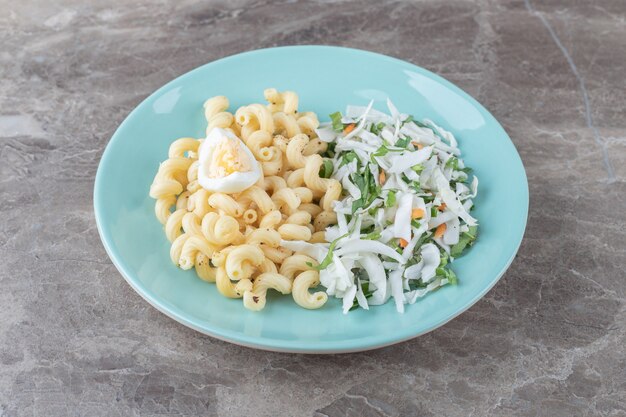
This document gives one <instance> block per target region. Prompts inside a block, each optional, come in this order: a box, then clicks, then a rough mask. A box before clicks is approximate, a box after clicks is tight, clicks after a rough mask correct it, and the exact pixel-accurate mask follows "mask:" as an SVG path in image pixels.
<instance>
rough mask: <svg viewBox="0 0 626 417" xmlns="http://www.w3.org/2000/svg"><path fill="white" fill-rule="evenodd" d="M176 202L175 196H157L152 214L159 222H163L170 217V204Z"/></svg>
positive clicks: (172, 204)
mask: <svg viewBox="0 0 626 417" xmlns="http://www.w3.org/2000/svg"><path fill="white" fill-rule="evenodd" d="M175 204H176V196H175V195H170V196H167V197H163V198H159V199H158V200H157V201H156V203H155V205H154V214H155V215H156V218H157V219H158V220H159V221H160V222H161V224H165V222H167V219H168V218H169V217H170V215H171V214H172V212H171V211H170V210H171V208H172V206H174V205H175Z"/></svg>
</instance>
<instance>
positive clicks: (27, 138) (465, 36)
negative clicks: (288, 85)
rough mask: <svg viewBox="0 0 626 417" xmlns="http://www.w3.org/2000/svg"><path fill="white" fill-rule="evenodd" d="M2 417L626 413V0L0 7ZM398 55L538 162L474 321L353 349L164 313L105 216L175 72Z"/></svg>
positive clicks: (74, 1) (28, 2) (470, 315)
mask: <svg viewBox="0 0 626 417" xmlns="http://www.w3.org/2000/svg"><path fill="white" fill-rule="evenodd" d="M0 10H2V12H1V13H0V174H1V175H0V213H1V217H0V219H1V220H0V260H1V262H0V416H11V417H13V416H40V415H45V416H122V415H131V416H151V415H168V416H170V415H171V416H183V415H184V416H196V415H197V416H200V415H202V416H206V415H215V416H223V417H226V416H241V415H246V416H318V417H321V416H355V417H357V416H359V417H369V416H626V354H625V347H624V346H625V344H626V340H625V339H626V338H625V334H626V324H625V323H624V319H625V318H626V309H625V300H626V298H625V296H626V294H625V292H626V276H625V273H624V267H625V266H626V182H625V179H626V104H625V103H626V84H625V83H624V74H625V73H626V68H625V66H626V23H625V22H626V3H625V2H624V1H623V0H602V1H599V0H598V1H592V0H578V1H574V0H571V1H570V0H542V1H539V0H531V1H527V2H524V1H521V0H480V1H467V0H454V1H445V2H444V1H439V0H424V1H393V2H388V3H387V2H378V1H376V2H374V1H372V2H365V1H356V2H353V1H336V2H334V1H311V2H294V1H288V2H283V1H268V0H259V1H241V0H238V1H228V2H227V1H221V2H200V1H189V0H184V1H177V2H168V1H147V0H136V1H132V2H127V1H122V0H113V1H107V2H105V1H102V2H95V1H91V2H88V1H78V0H59V1H55V2H44V1H33V0H22V1H10V0H0ZM302 43H313V44H337V45H345V46H351V47H356V48H363V49H368V50H372V51H377V52H382V53H386V54H389V55H393V56H396V57H400V58H403V59H406V60H408V61H411V62H414V63H416V64H418V65H421V66H423V67H425V68H427V69H430V70H432V71H435V72H437V73H439V74H441V75H443V76H444V77H446V78H448V79H450V80H451V81H453V82H454V83H456V84H458V85H459V86H461V87H462V88H464V89H465V90H466V91H468V92H469V93H470V94H472V95H474V96H475V97H476V98H478V100H479V101H481V102H482V103H483V104H485V105H486V106H487V107H488V108H489V109H490V110H491V111H492V112H493V114H494V115H495V116H496V117H497V118H498V119H499V120H500V121H501V122H502V124H503V125H504V127H505V128H506V130H507V131H508V132H509V134H510V136H511V138H512V139H513V141H514V142H515V145H516V146H517V148H518V150H519V152H520V154H521V156H522V159H523V161H524V163H525V166H526V169H527V173H528V180H529V185H530V195H531V203H530V217H529V222H528V229H527V232H526V236H525V239H524V242H523V243H522V246H521V249H520V252H519V255H518V257H517V259H516V260H515V262H514V263H513V265H512V266H511V268H510V270H509V271H508V272H507V273H506V275H505V276H504V277H503V279H502V280H501V281H500V283H499V284H498V285H497V286H496V287H495V288H494V289H493V290H492V291H491V292H490V293H489V294H488V295H487V296H486V297H485V298H484V299H483V300H481V301H480V302H478V303H477V304H476V305H475V306H474V307H473V308H471V309H470V310H469V311H467V312H466V313H464V314H463V315H461V316H460V317H458V318H457V319H455V320H453V321H452V322H450V323H449V324H447V325H445V326H444V327H442V328H440V329H438V330H436V331H434V332H432V333H430V334H428V335H426V336H423V337H420V338H418V339H416V340H412V341H409V342H406V343H402V344H399V345H396V346H392V347H388V348H385V349H380V350H376V351H372V352H365V353H359V354H351V355H339V356H304V355H290V354H276V353H268V352H261V351H254V350H250V349H247V348H241V347H237V346H233V345H230V344H227V343H223V342H220V341H217V340H213V339H211V338H209V337H206V336H203V335H200V334H198V333H196V332H194V331H192V330H190V329H187V328H185V327H183V326H182V325H179V324H177V323H176V322H174V321H172V320H171V319H169V318H167V317H166V316H164V315H163V314H161V313H159V312H157V311H156V310H155V309H153V308H152V307H150V306H149V305H148V304H147V303H146V302H144V301H143V300H142V299H141V298H140V297H139V296H138V295H137V294H135V293H134V292H133V291H132V290H131V288H130V287H129V286H128V285H127V284H126V282H125V281H124V280H123V278H122V277H121V276H120V274H119V273H118V272H117V271H116V269H115V267H113V265H112V264H111V262H110V261H109V259H108V258H107V255H106V253H105V251H104V249H103V247H102V245H101V243H100V239H99V237H98V233H97V231H96V226H95V221H94V216H93V210H92V189H93V180H94V175H95V172H96V169H97V166H98V161H99V159H100V156H101V154H102V151H103V149H104V147H105V146H106V144H107V141H108V140H109V138H110V136H111V134H112V133H113V132H114V130H115V128H116V127H117V125H118V124H119V123H120V122H121V121H122V120H123V119H124V117H125V116H126V115H127V114H128V113H129V111H130V110H131V109H132V108H133V107H134V106H135V105H137V104H138V103H139V102H140V101H141V100H142V99H143V98H145V97H146V96H147V95H149V94H150V93H151V92H152V91H153V90H155V89H156V88H157V87H159V86H160V85H162V84H164V83H165V82H166V81H168V80H170V79H172V78H174V77H176V76H178V75H180V74H182V73H184V72H186V71H188V70H190V69H192V68H194V67H196V66H198V65H201V64H204V63H206V62H208V61H212V60H214V59H217V58H220V57H223V56H227V55H230V54H234V53H237V52H241V51H246V50H250V49H256V48H261V47H269V46H276V45H287V44H302Z"/></svg>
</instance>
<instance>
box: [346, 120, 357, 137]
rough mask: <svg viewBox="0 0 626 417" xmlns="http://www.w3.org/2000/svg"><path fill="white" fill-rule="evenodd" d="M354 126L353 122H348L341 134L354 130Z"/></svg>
mask: <svg viewBox="0 0 626 417" xmlns="http://www.w3.org/2000/svg"><path fill="white" fill-rule="evenodd" d="M355 127H356V125H355V124H354V123H350V124H349V125H348V126H346V127H345V128H344V129H343V134H344V135H347V134H348V133H350V132H352V131H353V130H354V128H355Z"/></svg>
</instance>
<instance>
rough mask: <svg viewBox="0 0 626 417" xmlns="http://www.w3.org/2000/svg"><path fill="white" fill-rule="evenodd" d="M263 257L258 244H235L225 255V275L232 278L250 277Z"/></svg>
mask: <svg viewBox="0 0 626 417" xmlns="http://www.w3.org/2000/svg"><path fill="white" fill-rule="evenodd" d="M263 259H265V255H264V254H263V251H261V249H259V247H258V246H255V245H250V244H244V245H240V246H237V247H236V248H234V249H233V250H231V251H230V253H229V254H228V255H227V256H226V264H225V268H226V275H228V278H230V279H232V280H240V279H245V278H250V277H251V276H252V273H253V272H254V268H255V267H258V266H259V265H260V264H261V262H263Z"/></svg>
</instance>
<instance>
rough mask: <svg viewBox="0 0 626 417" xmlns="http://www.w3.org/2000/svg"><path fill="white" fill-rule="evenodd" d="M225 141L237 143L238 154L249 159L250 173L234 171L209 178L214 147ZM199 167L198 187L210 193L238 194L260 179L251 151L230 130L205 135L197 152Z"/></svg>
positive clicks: (219, 130)
mask: <svg viewBox="0 0 626 417" xmlns="http://www.w3.org/2000/svg"><path fill="white" fill-rule="evenodd" d="M226 140H234V141H236V142H237V148H238V150H239V152H243V153H244V154H245V155H246V156H247V157H248V159H249V163H250V166H251V170H250V171H243V172H241V171H236V172H233V173H231V174H228V175H225V176H223V177H217V178H213V177H209V171H210V168H211V163H212V162H213V161H212V160H213V152H214V151H215V149H216V147H217V146H218V145H219V144H220V143H221V142H222V141H226ZM198 160H199V161H200V167H199V169H198V183H199V184H200V186H201V187H202V188H204V189H206V190H208V191H211V192H221V193H229V194H232V193H240V192H242V191H244V190H246V189H248V188H250V187H251V186H252V185H254V184H255V183H256V182H257V181H259V179H261V176H262V171H261V166H260V165H259V163H258V161H257V160H256V158H255V157H254V155H253V154H252V151H251V150H250V149H249V148H248V147H247V146H246V145H245V143H243V141H242V140H241V139H239V138H238V137H237V135H235V134H234V133H233V132H232V131H231V130H227V129H221V128H217V127H216V128H214V129H212V130H211V131H210V132H209V134H208V135H207V137H206V139H205V140H204V141H203V142H202V145H200V150H199V152H198Z"/></svg>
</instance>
